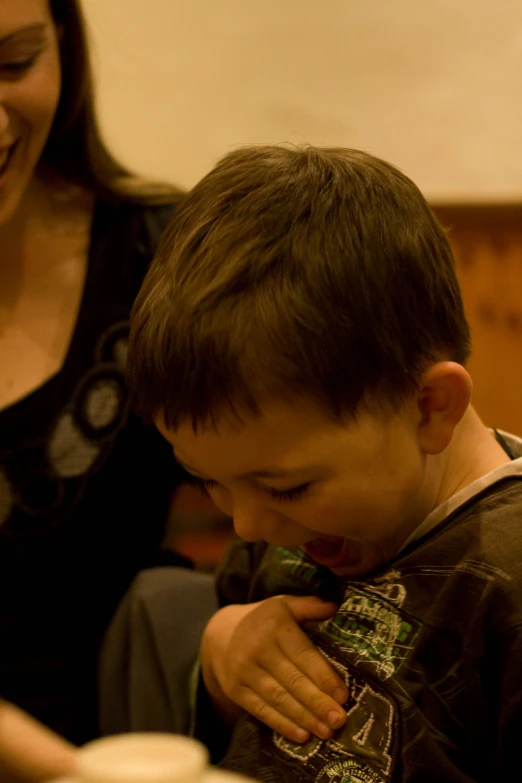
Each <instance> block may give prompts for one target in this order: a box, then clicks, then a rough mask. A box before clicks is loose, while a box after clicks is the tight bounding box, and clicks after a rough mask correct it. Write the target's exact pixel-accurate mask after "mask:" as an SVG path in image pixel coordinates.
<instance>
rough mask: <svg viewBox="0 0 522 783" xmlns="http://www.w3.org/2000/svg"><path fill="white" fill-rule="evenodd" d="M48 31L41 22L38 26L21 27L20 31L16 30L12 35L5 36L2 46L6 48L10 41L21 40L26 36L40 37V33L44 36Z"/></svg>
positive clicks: (0, 40)
mask: <svg viewBox="0 0 522 783" xmlns="http://www.w3.org/2000/svg"><path fill="white" fill-rule="evenodd" d="M46 29H47V25H46V24H44V23H43V22H39V23H38V24H29V25H27V27H21V28H19V29H18V30H15V31H14V32H12V33H9V34H8V35H4V37H3V38H0V46H4V45H5V44H8V43H9V42H10V41H13V40H15V39H16V38H21V37H22V36H26V35H29V36H30V35H32V34H33V33H35V34H36V36H38V34H39V33H41V34H42V36H43V34H44V33H45V31H46Z"/></svg>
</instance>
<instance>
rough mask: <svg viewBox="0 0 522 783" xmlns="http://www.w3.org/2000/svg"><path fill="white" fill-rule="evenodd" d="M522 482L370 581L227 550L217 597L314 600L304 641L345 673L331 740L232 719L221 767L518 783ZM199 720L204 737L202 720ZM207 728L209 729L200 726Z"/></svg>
mask: <svg viewBox="0 0 522 783" xmlns="http://www.w3.org/2000/svg"><path fill="white" fill-rule="evenodd" d="M521 519H522V476H521V475H518V476H510V477H507V478H504V479H503V480H501V481H498V482H497V483H495V484H493V485H491V486H489V487H487V488H486V489H484V490H482V491H481V492H479V493H478V494H476V495H474V496H473V497H472V498H471V499H470V500H468V501H467V502H466V503H464V504H463V505H461V506H460V507H459V508H457V509H456V510H455V511H454V512H453V513H451V514H450V515H449V516H448V517H447V518H446V519H445V520H444V521H443V522H441V523H440V524H439V525H438V526H437V527H435V528H434V529H433V530H432V531H430V532H429V533H428V534H426V535H425V536H424V538H422V539H420V540H419V541H416V542H415V543H413V544H411V545H410V546H409V547H408V548H407V549H406V550H404V551H403V552H402V553H401V554H400V555H398V556H397V558H396V560H395V561H394V562H393V563H391V564H389V565H388V566H387V567H386V568H385V569H383V570H382V571H381V572H380V573H378V574H377V575H374V576H372V577H371V578H366V579H361V580H359V581H350V582H348V581H345V582H344V583H343V582H341V581H338V580H336V578H335V577H333V575H332V574H331V572H330V571H328V569H326V568H323V567H320V566H317V565H316V564H315V563H313V562H312V561H311V560H309V559H308V558H307V557H306V555H305V554H304V553H303V552H301V551H300V550H297V549H295V550H294V549H284V548H281V547H270V546H267V545H264V544H253V545H252V544H241V543H238V544H237V545H235V546H234V547H233V548H232V550H231V552H230V555H229V558H228V561H227V562H225V563H224V565H223V570H222V573H221V575H220V576H219V587H220V597H221V602H222V603H225V604H226V603H246V602H250V601H258V600H261V599H263V598H267V597H269V596H271V595H277V594H283V593H289V594H303V595H312V594H318V595H321V596H322V597H323V598H325V599H330V600H337V601H338V602H339V603H340V608H339V611H338V612H337V614H336V615H335V616H334V617H333V618H332V619H331V620H328V621H326V622H324V623H317V624H314V625H313V626H310V635H311V637H312V639H313V640H314V642H315V643H316V644H317V646H318V647H319V648H320V649H321V650H322V651H323V652H324V654H325V655H326V656H327V657H328V658H329V660H330V661H331V662H332V664H333V665H334V666H335V668H336V669H337V671H338V672H339V673H340V674H341V676H342V677H343V678H344V680H345V682H346V685H347V687H348V692H349V694H350V695H349V700H348V702H347V704H346V705H345V709H346V711H347V716H348V719H347V722H346V724H345V726H344V727H343V728H342V729H340V730H338V731H337V732H336V733H335V735H334V736H333V738H332V739H331V740H329V741H323V740H319V739H316V738H312V739H310V740H309V741H308V742H307V743H306V744H304V745H298V744H295V743H292V742H289V741H287V740H285V739H283V738H282V737H281V736H280V735H278V734H276V733H274V732H273V731H271V730H270V729H268V728H267V727H266V726H263V725H262V724H261V723H259V722H258V721H256V720H255V719H254V718H252V717H250V716H248V715H246V713H245V714H244V715H243V717H242V718H240V719H239V721H238V723H237V724H236V727H235V730H234V733H233V736H232V740H231V743H230V745H229V748H228V751H227V753H226V756H225V759H224V762H223V765H224V766H225V767H226V768H228V769H231V770H235V771H238V772H243V773H246V774H249V775H252V776H255V777H256V778H257V779H259V780H260V781H266V783H276V782H277V781H283V780H284V781H285V783H294V782H295V783H297V782H299V783H304V782H305V781H315V783H388V782H389V781H393V782H394V783H395V782H396V781H401V782H403V783H442V781H444V782H445V783H449V782H450V781H451V783H464V781H467V782H468V783H469V781H484V782H486V781H488V783H493V781H494V782H495V783H497V781H502V780H521V779H522V760H521V756H520V744H521V738H522V527H521ZM198 720H199V724H200V726H203V727H204V728H206V730H207V733H208V730H209V728H210V727H209V725H208V721H209V715H208V714H207V715H204V714H203V715H200V716H199V719H198ZM204 724H206V726H205V725H204Z"/></svg>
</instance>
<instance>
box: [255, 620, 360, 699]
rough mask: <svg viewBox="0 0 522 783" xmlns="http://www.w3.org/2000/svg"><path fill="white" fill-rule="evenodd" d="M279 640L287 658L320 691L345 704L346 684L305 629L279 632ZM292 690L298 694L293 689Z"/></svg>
mask: <svg viewBox="0 0 522 783" xmlns="http://www.w3.org/2000/svg"><path fill="white" fill-rule="evenodd" d="M277 640H278V642H279V645H280V647H281V650H282V651H283V653H284V656H285V658H288V659H290V661H292V663H293V664H295V666H296V667H297V668H298V669H299V670H300V671H301V672H302V673H303V674H304V675H306V677H307V678H308V679H309V680H311V681H312V682H313V683H314V684H315V685H316V686H317V688H319V690H320V691H322V692H323V693H324V694H328V695H329V696H331V697H332V699H335V701H336V702H337V703H338V704H344V703H345V702H346V701H347V700H348V689H347V687H346V685H345V684H344V682H343V681H342V679H341V678H340V676H339V675H338V674H337V672H336V671H335V669H334V668H333V666H332V665H331V664H330V663H329V662H328V661H327V660H326V658H325V657H324V655H323V654H322V653H321V652H320V651H319V650H318V649H317V647H316V646H315V645H314V644H313V643H312V642H311V641H310V639H309V638H308V636H307V635H306V634H305V633H304V631H302V630H301V629H300V628H299V627H298V626H295V627H294V628H289V629H287V630H286V632H285V633H281V634H278V637H277ZM281 660H282V661H283V660H284V658H282V659H281ZM264 665H265V666H266V664H264ZM292 692H293V693H294V695H298V694H297V693H295V692H294V691H293V690H292ZM316 714H317V713H316Z"/></svg>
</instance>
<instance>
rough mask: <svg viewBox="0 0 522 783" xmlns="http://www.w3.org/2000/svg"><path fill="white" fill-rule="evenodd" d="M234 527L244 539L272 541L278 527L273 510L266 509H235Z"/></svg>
mask: <svg viewBox="0 0 522 783" xmlns="http://www.w3.org/2000/svg"><path fill="white" fill-rule="evenodd" d="M233 521H234V529H235V531H236V533H237V534H238V536H239V537H240V538H242V539H243V540H244V541H260V540H263V541H269V542H270V541H272V539H273V538H274V532H275V531H276V529H277V520H276V519H275V515H274V513H273V512H270V511H266V510H265V509H256V510H254V509H252V508H250V509H234V514H233Z"/></svg>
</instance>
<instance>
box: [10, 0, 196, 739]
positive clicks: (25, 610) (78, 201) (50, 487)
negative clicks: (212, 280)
mask: <svg viewBox="0 0 522 783" xmlns="http://www.w3.org/2000/svg"><path fill="white" fill-rule="evenodd" d="M179 197H180V196H179V193H178V192H177V191H175V190H174V189H172V188H170V187H167V186H152V185H150V184H147V183H144V182H142V181H140V180H138V179H137V178H136V177H133V176H131V175H130V174H129V173H128V172H127V171H126V170H125V169H124V168H123V167H122V166H121V165H119V164H118V163H117V162H116V161H115V160H114V159H113V158H112V157H111V155H110V154H109V153H108V151H107V150H106V148H105V147H104V145H103V142H102V140H101V138H100V135H99V132H98V128H97V125H96V122H95V115H94V105H93V91H92V82H91V75H90V70H89V63H88V56H87V49H86V41H85V33H84V25H83V20H82V16H81V11H80V7H79V4H78V1H77V0H0V596H1V603H0V695H1V696H2V697H4V698H5V699H6V700H9V701H11V702H14V703H15V704H17V705H19V706H20V707H22V708H23V709H24V710H26V711H27V712H29V713H30V714H32V715H33V716H35V717H36V718H38V719H39V720H41V721H42V722H43V723H45V724H47V726H50V727H51V728H53V729H54V730H55V731H56V732H58V733H59V734H61V735H63V736H65V737H67V738H68V739H69V740H71V741H72V742H75V743H82V742H85V741H87V740H88V739H90V738H91V737H93V736H95V735H96V733H97V725H96V709H97V705H96V661H97V655H98V650H99V646H100V641H101V638H102V635H103V633H104V630H105V628H106V626H107V624H108V622H109V620H110V618H111V616H112V614H113V612H114V610H115V607H116V606H117V604H118V602H119V600H120V598H121V597H122V595H123V593H124V592H125V591H126V589H127V587H128V585H129V583H130V582H131V580H132V578H133V577H134V575H135V574H136V573H137V572H138V571H139V570H140V569H142V568H146V567H148V566H152V565H157V564H159V563H161V562H163V563H167V562H168V557H167V556H166V554H165V553H164V554H163V555H162V556H160V543H161V540H162V536H163V530H164V525H165V520H166V514H167V508H168V503H169V498H170V496H171V492H172V488H173V486H174V484H175V481H176V479H179V477H180V471H179V468H178V467H177V466H176V463H175V462H174V460H173V457H172V454H171V453H170V449H169V448H168V446H167V445H166V444H164V443H163V442H162V441H161V440H160V438H159V436H157V434H156V433H155V432H152V431H148V430H146V429H145V428H144V427H142V426H141V424H140V423H139V422H138V421H137V419H135V418H134V417H133V416H132V415H131V414H130V413H129V410H128V405H127V398H126V392H125V387H124V383H123V368H124V364H125V354H126V344H127V343H126V341H127V319H128V315H129V311H130V307H131V305H132V302H133V299H134V296H135V294H136V293H137V291H138V288H139V286H140V283H141V279H142V277H143V274H144V272H145V270H146V268H147V265H148V263H149V261H150V259H151V257H152V255H153V252H154V249H155V246H156V243H157V240H158V238H159V235H160V233H161V231H162V229H163V227H164V225H165V223H166V221H167V220H168V217H169V215H170V213H171V211H172V209H173V205H174V204H175V202H176V201H177V200H178V199H179ZM172 560H173V561H174V562H175V563H179V562H180V560H181V559H180V558H176V557H175V556H172Z"/></svg>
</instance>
